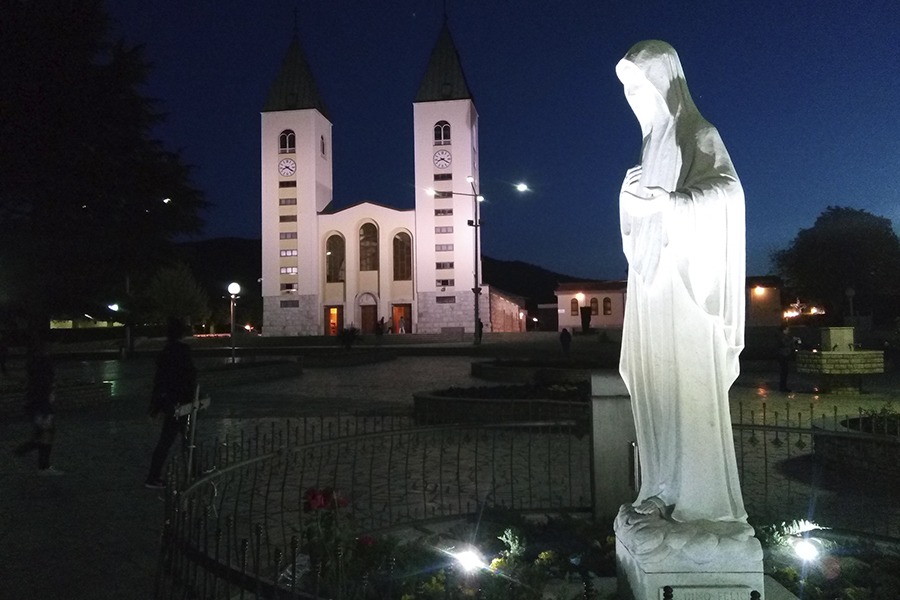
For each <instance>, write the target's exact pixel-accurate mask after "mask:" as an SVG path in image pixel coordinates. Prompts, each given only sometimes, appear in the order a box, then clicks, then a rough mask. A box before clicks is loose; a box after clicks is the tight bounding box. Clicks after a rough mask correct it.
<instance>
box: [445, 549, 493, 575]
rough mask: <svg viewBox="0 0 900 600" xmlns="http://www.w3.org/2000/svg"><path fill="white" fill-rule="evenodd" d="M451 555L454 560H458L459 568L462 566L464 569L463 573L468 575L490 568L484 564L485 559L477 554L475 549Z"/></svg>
mask: <svg viewBox="0 0 900 600" xmlns="http://www.w3.org/2000/svg"><path fill="white" fill-rule="evenodd" d="M451 554H452V556H453V558H454V559H456V562H457V563H459V566H461V567H462V568H463V571H465V572H466V573H471V572H473V571H478V570H480V569H487V568H488V565H487V564H486V563H485V562H484V559H483V558H481V555H479V554H478V552H476V551H475V550H474V549H473V548H469V549H466V550H463V551H461V552H453V553H451Z"/></svg>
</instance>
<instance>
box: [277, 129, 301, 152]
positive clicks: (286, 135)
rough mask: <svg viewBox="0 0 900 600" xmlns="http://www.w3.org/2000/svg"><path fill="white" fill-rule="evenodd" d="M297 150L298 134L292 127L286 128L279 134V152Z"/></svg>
mask: <svg viewBox="0 0 900 600" xmlns="http://www.w3.org/2000/svg"><path fill="white" fill-rule="evenodd" d="M296 151H297V136H295V135H294V132H293V131H291V130H290V129H285V130H284V131H282V132H281V135H279V136H278V152H279V153H280V154H288V153H291V152H296Z"/></svg>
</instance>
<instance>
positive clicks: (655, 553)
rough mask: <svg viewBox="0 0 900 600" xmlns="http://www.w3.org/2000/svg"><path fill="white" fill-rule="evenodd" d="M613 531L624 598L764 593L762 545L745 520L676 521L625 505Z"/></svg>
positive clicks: (726, 599) (711, 599) (737, 598)
mask: <svg viewBox="0 0 900 600" xmlns="http://www.w3.org/2000/svg"><path fill="white" fill-rule="evenodd" d="M615 530H616V563H617V570H618V574H619V596H620V598H622V599H623V600H663V599H664V598H666V599H668V598H671V599H672V600H750V599H751V598H762V597H763V596H762V593H763V567H762V547H761V546H760V544H759V540H757V539H756V538H754V537H753V528H752V527H750V526H749V525H747V524H746V523H733V522H728V523H723V522H715V521H692V522H689V523H679V522H676V521H671V520H667V519H665V518H663V517H661V516H660V515H658V514H654V515H639V514H637V513H635V512H634V509H633V508H632V506H631V505H629V504H626V505H624V506H622V508H621V509H620V510H619V515H618V516H617V517H616V523H615ZM754 592H756V594H757V595H755V596H754V595H753V593H754Z"/></svg>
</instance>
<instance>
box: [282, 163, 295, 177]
mask: <svg viewBox="0 0 900 600" xmlns="http://www.w3.org/2000/svg"><path fill="white" fill-rule="evenodd" d="M296 170H297V163H295V162H294V161H293V159H290V158H285V159H283V160H282V161H281V162H280V163H278V172H279V173H281V175H282V176H283V177H290V176H291V175H293V174H294V172H295V171H296Z"/></svg>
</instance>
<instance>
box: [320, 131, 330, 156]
mask: <svg viewBox="0 0 900 600" xmlns="http://www.w3.org/2000/svg"><path fill="white" fill-rule="evenodd" d="M325 150H326V146H325V136H324V135H323V136H320V137H319V152H321V153H322V158H325V157H327V156H328V153H327V152H326V151H325Z"/></svg>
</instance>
